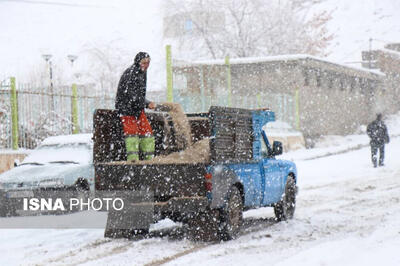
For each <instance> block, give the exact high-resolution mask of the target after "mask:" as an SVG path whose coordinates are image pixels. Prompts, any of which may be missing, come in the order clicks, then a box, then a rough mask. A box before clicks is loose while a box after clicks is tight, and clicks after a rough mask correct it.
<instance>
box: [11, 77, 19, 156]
mask: <svg viewBox="0 0 400 266" xmlns="http://www.w3.org/2000/svg"><path fill="white" fill-rule="evenodd" d="M10 86H11V121H12V149H13V150H18V99H17V88H16V86H15V77H11V78H10Z"/></svg>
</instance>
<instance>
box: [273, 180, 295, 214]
mask: <svg viewBox="0 0 400 266" xmlns="http://www.w3.org/2000/svg"><path fill="white" fill-rule="evenodd" d="M295 209H296V183H295V181H294V177H293V176H291V175H290V176H288V178H287V180H286V186H285V192H284V194H283V195H282V199H281V200H280V201H279V202H278V203H276V204H275V206H274V212H275V216H276V219H277V220H278V221H286V220H287V219H292V218H293V215H294V211H295Z"/></svg>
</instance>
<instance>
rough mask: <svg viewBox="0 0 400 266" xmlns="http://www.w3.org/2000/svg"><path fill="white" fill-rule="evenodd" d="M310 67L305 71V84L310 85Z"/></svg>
mask: <svg viewBox="0 0 400 266" xmlns="http://www.w3.org/2000/svg"><path fill="white" fill-rule="evenodd" d="M308 71H309V70H308V69H306V70H304V71H303V76H304V86H310V75H309V73H308Z"/></svg>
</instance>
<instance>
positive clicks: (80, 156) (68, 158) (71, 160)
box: [20, 143, 92, 165]
mask: <svg viewBox="0 0 400 266" xmlns="http://www.w3.org/2000/svg"><path fill="white" fill-rule="evenodd" d="M91 160H92V148H91V146H90V145H89V144H87V143H68V144H65V143H63V144H52V145H41V146H39V147H38V148H36V149H35V150H34V151H32V152H31V153H30V154H29V156H27V157H26V158H25V160H24V161H23V162H22V163H21V164H20V165H26V164H29V165H42V164H49V163H52V164H89V163H91Z"/></svg>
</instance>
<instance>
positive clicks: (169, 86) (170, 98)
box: [165, 45, 174, 103]
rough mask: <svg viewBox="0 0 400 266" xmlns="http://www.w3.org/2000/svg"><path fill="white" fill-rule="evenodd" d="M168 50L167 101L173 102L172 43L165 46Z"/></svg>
mask: <svg viewBox="0 0 400 266" xmlns="http://www.w3.org/2000/svg"><path fill="white" fill-rule="evenodd" d="M165 49H166V52H167V102H171V103H172V102H173V101H174V97H173V91H172V90H173V88H172V86H173V83H172V82H173V81H172V55H171V45H166V46H165Z"/></svg>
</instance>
